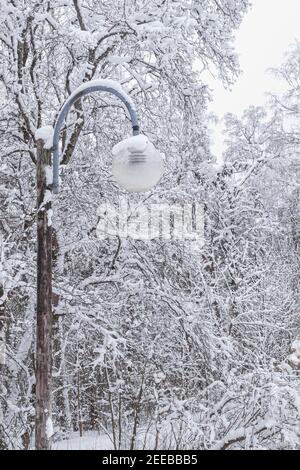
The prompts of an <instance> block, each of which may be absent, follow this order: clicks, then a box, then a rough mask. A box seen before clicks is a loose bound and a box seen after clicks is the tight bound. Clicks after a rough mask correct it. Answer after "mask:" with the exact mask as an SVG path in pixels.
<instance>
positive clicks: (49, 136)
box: [35, 126, 54, 150]
mask: <svg viewBox="0 0 300 470" xmlns="http://www.w3.org/2000/svg"><path fill="white" fill-rule="evenodd" d="M53 134H54V129H53V127H52V126H44V127H40V128H39V129H37V130H36V132H35V139H36V140H43V141H44V148H45V149H48V150H50V149H51V148H52V146H53Z"/></svg>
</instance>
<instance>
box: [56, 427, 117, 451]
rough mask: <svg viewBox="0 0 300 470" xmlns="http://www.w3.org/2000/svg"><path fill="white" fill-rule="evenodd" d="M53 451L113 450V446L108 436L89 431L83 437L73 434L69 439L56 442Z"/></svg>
mask: <svg viewBox="0 0 300 470" xmlns="http://www.w3.org/2000/svg"><path fill="white" fill-rule="evenodd" d="M52 449H53V450H111V449H113V444H112V442H111V440H110V439H109V437H108V436H105V435H103V434H100V433H97V432H95V431H87V432H85V433H84V435H83V436H82V437H80V436H79V433H73V434H72V436H71V437H70V438H69V439H65V440H62V441H58V442H54V443H53V445H52Z"/></svg>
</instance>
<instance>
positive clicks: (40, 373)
mask: <svg viewBox="0 0 300 470" xmlns="http://www.w3.org/2000/svg"><path fill="white" fill-rule="evenodd" d="M46 165H51V151H50V150H46V149H44V142H43V140H38V141H37V320H36V326H37V328H36V421H35V447H36V449H45V450H46V449H50V447H51V434H52V420H51V375H52V374H51V372H52V302H51V300H52V240H51V235H52V227H51V223H49V220H50V221H51V218H50V217H51V215H50V214H49V211H50V210H51V188H49V187H47V181H46V174H45V166H46ZM45 196H46V197H45Z"/></svg>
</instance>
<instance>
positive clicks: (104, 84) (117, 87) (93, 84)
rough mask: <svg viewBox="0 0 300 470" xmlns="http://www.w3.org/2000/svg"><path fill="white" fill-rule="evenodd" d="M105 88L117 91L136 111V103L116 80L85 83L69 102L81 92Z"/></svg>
mask: <svg viewBox="0 0 300 470" xmlns="http://www.w3.org/2000/svg"><path fill="white" fill-rule="evenodd" d="M98 86H99V87H104V88H110V89H113V90H115V91H116V92H117V93H119V95H122V97H123V98H124V100H125V101H127V103H128V104H129V105H130V106H131V107H132V108H133V109H135V106H134V103H133V101H132V100H131V98H130V96H129V95H128V94H127V93H126V92H125V91H124V90H123V88H122V86H121V85H120V83H118V82H116V81H115V80H108V79H100V78H99V79H96V80H90V81H89V82H85V83H83V84H82V85H80V86H79V87H78V88H76V89H75V90H74V91H73V93H72V94H71V95H70V96H69V100H72V99H73V98H74V96H75V95H77V93H80V92H81V91H85V90H86V89H88V88H91V87H92V88H94V87H98Z"/></svg>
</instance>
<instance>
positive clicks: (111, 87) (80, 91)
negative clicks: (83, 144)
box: [52, 80, 140, 194]
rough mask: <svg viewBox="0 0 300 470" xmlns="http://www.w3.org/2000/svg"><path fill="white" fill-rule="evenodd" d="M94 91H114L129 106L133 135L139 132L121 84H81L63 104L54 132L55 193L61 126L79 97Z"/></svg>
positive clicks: (109, 82) (134, 113) (56, 191)
mask: <svg viewBox="0 0 300 470" xmlns="http://www.w3.org/2000/svg"><path fill="white" fill-rule="evenodd" d="M94 91H105V92H107V93H112V94H113V95H115V96H117V97H118V98H119V99H120V100H121V101H122V102H123V103H124V104H125V106H126V107H127V110H128V112H129V115H130V119H131V123H132V131H133V135H137V134H139V132H140V130H139V124H138V117H137V113H136V110H135V107H134V104H133V103H132V101H131V99H130V98H129V96H128V95H127V94H126V93H125V92H124V91H123V90H122V88H121V86H120V85H119V83H118V82H114V81H113V80H92V81H90V82H86V83H85V84H83V85H81V86H80V87H79V88H77V90H75V91H74V92H73V93H72V95H71V96H70V97H69V98H68V99H67V101H66V102H65V104H64V105H63V107H62V109H61V111H60V113H59V115H58V117H57V120H56V123H55V126H54V134H53V163H52V166H53V185H52V190H53V192H54V193H55V194H57V193H58V190H59V177H58V173H59V160H60V158H59V145H58V144H59V134H60V131H61V128H62V126H63V124H64V121H65V118H66V117H67V114H68V112H69V111H70V109H71V107H72V105H73V104H74V103H75V102H76V101H77V100H78V99H79V98H82V97H83V96H85V95H88V94H90V93H93V92H94Z"/></svg>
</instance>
